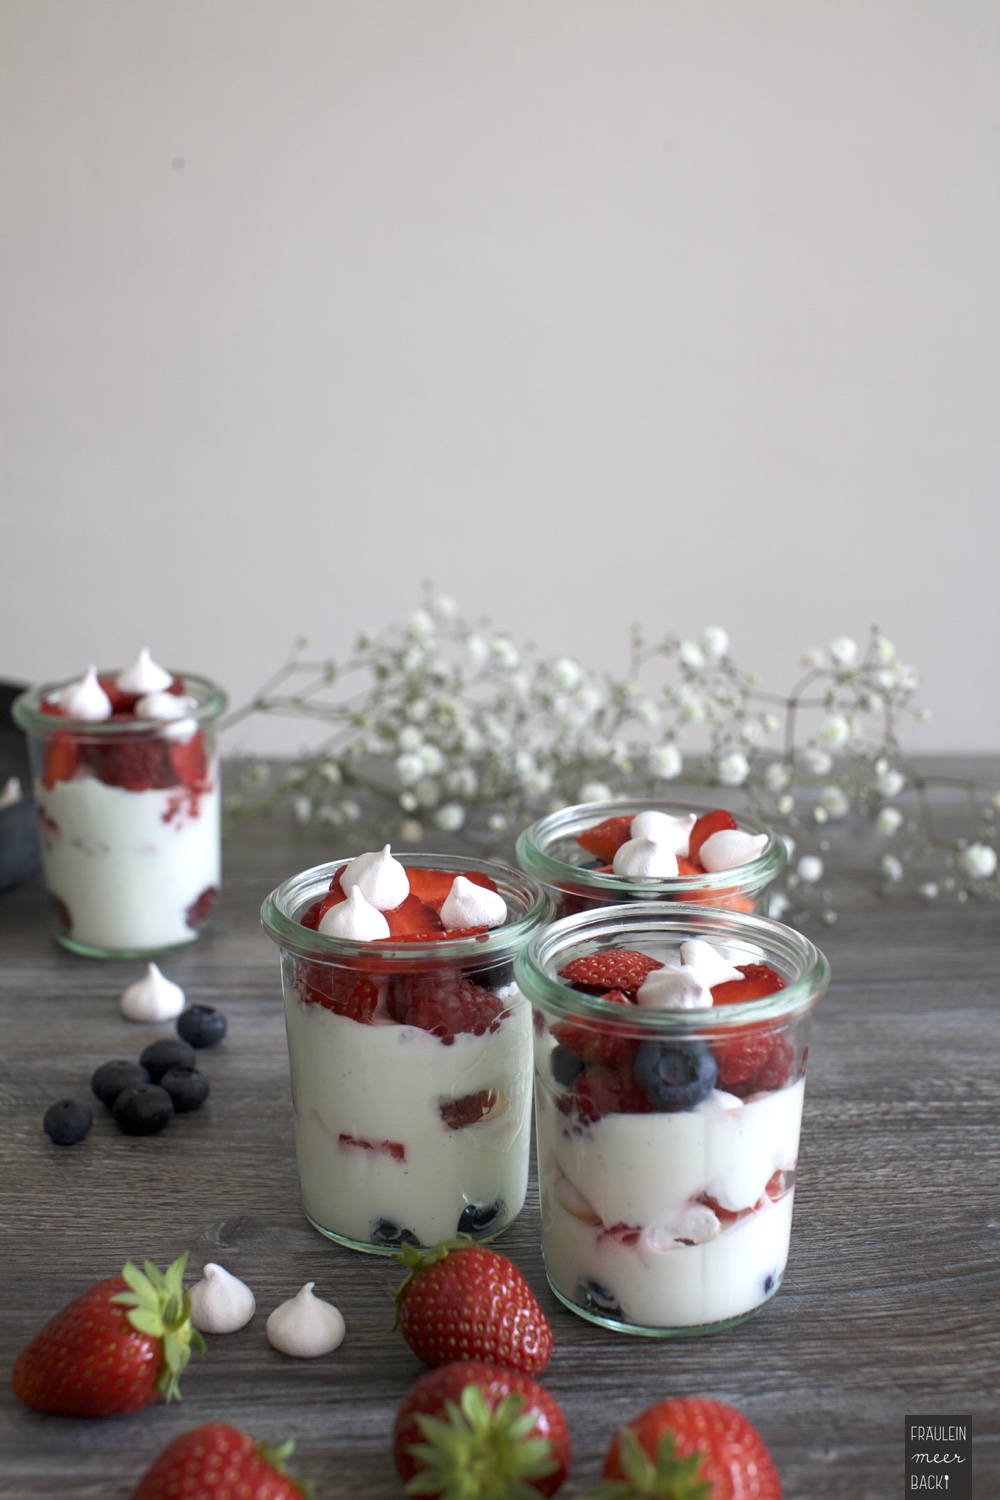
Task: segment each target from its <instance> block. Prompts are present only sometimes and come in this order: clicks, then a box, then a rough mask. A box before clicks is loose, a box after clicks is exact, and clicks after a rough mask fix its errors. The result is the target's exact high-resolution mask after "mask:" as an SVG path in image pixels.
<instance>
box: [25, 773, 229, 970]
mask: <svg viewBox="0 0 1000 1500" xmlns="http://www.w3.org/2000/svg"><path fill="white" fill-rule="evenodd" d="M35 799H36V801H37V803H38V807H39V812H40V815H41V827H42V860H43V864H44V867H45V884H46V887H47V889H48V891H49V894H50V895H52V896H56V897H58V899H59V900H60V901H62V902H63V903H64V905H65V906H66V908H67V910H68V911H69V914H70V917H71V926H70V929H69V933H68V936H69V937H70V938H72V939H73V940H74V941H75V942H78V943H82V944H85V945H86V946H88V947H91V948H109V949H129V950H133V951H138V952H141V951H143V950H155V949H158V948H170V947H175V946H177V945H178V944H181V943H189V942H191V941H192V939H193V938H194V936H195V933H194V931H193V930H192V929H191V928H190V927H189V926H188V925H187V922H186V920H185V912H186V911H187V909H188V908H189V907H190V906H191V905H192V903H193V902H195V901H197V899H198V897H199V896H200V895H201V894H202V892H203V891H204V890H205V889H206V887H208V886H216V887H218V885H219V883H220V853H219V847H220V846H219V782H218V775H217V770H216V767H214V766H213V767H212V780H211V784H210V787H209V789H208V790H206V791H203V792H201V793H199V794H197V795H196V794H194V793H193V792H191V790H190V788H188V787H186V786H175V787H168V788H165V789H163V790H149V791H142V792H140V791H129V790H128V789H127V788H125V787H120V786H106V785H105V783H104V782H103V781H98V780H97V778H96V777H94V776H89V775H83V776H78V777H74V778H73V779H72V780H70V781H57V782H56V784H55V786H52V787H46V786H45V785H43V783H42V782H41V781H36V783H35Z"/></svg>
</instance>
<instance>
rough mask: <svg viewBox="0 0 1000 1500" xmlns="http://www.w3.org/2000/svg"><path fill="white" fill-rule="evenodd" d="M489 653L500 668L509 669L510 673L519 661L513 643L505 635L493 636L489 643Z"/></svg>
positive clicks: (518, 655)
mask: <svg viewBox="0 0 1000 1500" xmlns="http://www.w3.org/2000/svg"><path fill="white" fill-rule="evenodd" d="M490 652H491V654H492V656H493V658H494V660H496V661H498V662H499V663H500V665H501V666H502V667H509V668H510V669H511V671H513V669H514V668H515V667H516V666H517V665H518V663H519V662H520V660H521V657H520V654H519V653H518V651H517V650H516V648H515V646H514V644H513V642H512V641H510V640H509V639H508V637H507V636H505V635H497V636H494V638H493V640H492V641H491V642H490Z"/></svg>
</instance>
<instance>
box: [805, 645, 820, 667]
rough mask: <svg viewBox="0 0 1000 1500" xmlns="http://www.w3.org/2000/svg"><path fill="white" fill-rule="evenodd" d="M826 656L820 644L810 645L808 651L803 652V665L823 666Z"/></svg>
mask: <svg viewBox="0 0 1000 1500" xmlns="http://www.w3.org/2000/svg"><path fill="white" fill-rule="evenodd" d="M825 660H826V658H825V657H824V655H823V652H822V651H821V650H820V648H819V647H818V646H810V648H809V650H808V651H803V653H802V665H803V666H804V667H807V668H813V669H815V668H816V667H821V666H822V665H823V663H824V661H825Z"/></svg>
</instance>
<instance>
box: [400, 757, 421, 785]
mask: <svg viewBox="0 0 1000 1500" xmlns="http://www.w3.org/2000/svg"><path fill="white" fill-rule="evenodd" d="M423 774H424V763H423V760H422V759H421V757H420V755H419V753H418V752H417V751H414V750H408V751H406V753H405V754H403V755H397V756H396V775H397V776H398V777H399V779H400V781H401V782H402V783H403V785H404V786H410V785H412V783H413V782H415V781H419V780H420V778H421V776H422V775H423Z"/></svg>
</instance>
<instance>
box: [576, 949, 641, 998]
mask: <svg viewBox="0 0 1000 1500" xmlns="http://www.w3.org/2000/svg"><path fill="white" fill-rule="evenodd" d="M662 968H663V965H662V964H661V963H660V962H659V960H658V959H655V958H650V957H649V955H648V954H646V953H639V952H637V951H636V950H635V949H633V948H603V949H602V950H601V951H600V952H599V953H588V954H586V955H585V956H584V957H582V958H574V959H572V960H571V962H570V963H568V964H567V965H566V967H565V968H564V969H560V970H559V978H560V979H565V980H568V981H569V983H570V984H572V985H574V986H575V988H576V989H578V990H584V991H585V992H586V993H587V994H591V995H605V994H607V992H608V991H609V990H621V991H622V993H623V994H625V995H627V996H628V997H629V999H630V1000H634V999H635V993H636V991H637V990H638V988H639V986H640V985H641V984H642V981H643V980H644V979H645V977H646V975H647V974H649V973H651V972H652V970H653V969H662Z"/></svg>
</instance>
